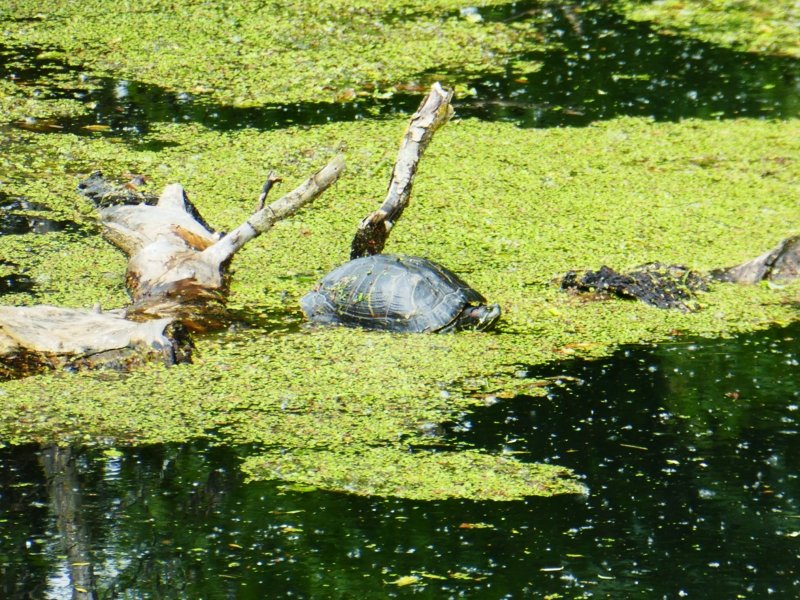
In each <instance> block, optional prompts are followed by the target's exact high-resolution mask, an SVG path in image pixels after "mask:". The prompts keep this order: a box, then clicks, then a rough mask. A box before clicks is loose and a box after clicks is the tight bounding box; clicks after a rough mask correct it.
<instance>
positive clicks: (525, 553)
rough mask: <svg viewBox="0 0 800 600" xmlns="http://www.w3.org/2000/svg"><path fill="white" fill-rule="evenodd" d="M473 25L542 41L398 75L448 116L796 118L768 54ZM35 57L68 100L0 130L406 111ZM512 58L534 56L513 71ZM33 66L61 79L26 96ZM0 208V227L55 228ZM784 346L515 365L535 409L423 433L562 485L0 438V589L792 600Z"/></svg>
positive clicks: (602, 30)
mask: <svg viewBox="0 0 800 600" xmlns="http://www.w3.org/2000/svg"><path fill="white" fill-rule="evenodd" d="M481 16H482V18H483V19H484V20H487V21H492V20H495V21H508V20H515V21H518V22H520V23H529V25H530V26H531V27H537V28H539V29H540V31H541V35H542V39H543V40H544V41H546V42H548V43H552V44H556V47H555V48H554V49H553V50H552V51H549V52H547V53H540V52H530V53H529V52H521V53H519V55H516V56H513V57H508V60H507V64H506V67H505V68H504V71H503V72H502V73H485V74H478V75H469V76H468V78H467V79H464V77H465V76H461V75H460V74H458V73H452V72H447V70H446V69H442V70H437V71H436V72H433V71H430V72H426V73H420V74H419V79H420V80H421V81H427V80H433V79H437V78H444V79H445V80H446V81H449V82H450V83H459V84H463V85H466V86H468V87H470V88H473V89H474V95H473V96H472V97H470V98H466V99H462V100H460V101H459V104H458V105H457V107H456V108H457V111H458V114H459V115H461V116H467V117H477V118H482V119H503V120H512V121H515V122H517V123H518V124H519V125H520V126H537V127H544V126H564V125H568V126H583V125H587V124H589V123H591V122H593V121H596V120H598V119H606V118H612V117H615V116H620V115H636V116H650V117H652V118H654V119H656V120H676V119H680V118H685V117H700V118H710V119H724V118H733V117H739V116H746V117H766V118H787V117H796V116H798V114H800V100H799V99H798V94H797V86H798V81H800V66H799V65H798V61H796V60H793V59H789V58H777V57H767V56H759V55H755V54H749V53H743V52H736V51H733V50H728V49H724V48H720V47H717V46H714V45H711V44H706V43H704V42H700V41H696V40H692V39H688V38H683V37H679V36H671V35H665V34H662V33H659V32H657V31H656V30H655V29H654V28H653V27H652V26H650V25H647V24H634V23H630V22H627V21H625V20H624V19H623V18H622V17H620V16H619V15H617V14H616V13H614V12H612V11H609V10H606V9H601V8H592V9H588V8H587V9H586V10H584V11H583V12H582V13H581V14H578V13H573V12H569V11H568V10H564V9H559V8H556V7H554V6H545V7H542V5H541V4H540V3H532V2H529V3H510V4H508V5H505V6H503V7H501V8H497V9H493V10H485V11H483V12H482V15H481ZM41 50H42V49H41V48H23V49H19V48H13V49H12V48H3V47H0V56H2V61H0V76H2V77H4V78H11V79H13V80H15V81H17V82H19V83H20V84H23V83H24V84H25V85H27V86H36V85H39V86H40V87H41V93H42V94H44V96H45V97H48V98H80V99H82V100H84V101H86V102H87V103H89V102H91V105H92V106H93V108H92V112H91V114H87V115H84V116H80V117H69V118H64V119H60V120H58V121H52V122H51V121H44V122H41V121H37V120H35V119H29V120H25V121H23V122H19V123H16V124H15V126H17V127H21V128H25V129H28V130H33V131H40V132H42V133H46V134H57V133H60V132H70V133H77V134H85V135H104V132H103V131H98V129H97V128H96V127H95V128H93V129H91V128H87V126H95V125H97V124H103V125H107V126H108V131H109V132H110V133H112V134H115V135H119V134H123V135H128V136H130V138H131V139H132V141H135V140H136V138H137V137H138V136H139V135H140V134H142V133H143V132H146V131H147V128H148V126H149V125H150V124H151V123H154V122H159V121H171V122H181V121H187V122H199V123H202V124H204V125H206V126H208V127H213V128H216V129H222V130H227V129H235V128H241V127H256V128H279V127H285V126H287V125H290V124H301V125H307V126H313V125H315V124H319V123H325V122H328V121H335V120H353V119H361V118H379V117H380V116H381V115H385V114H392V113H395V112H411V111H413V109H414V108H415V107H416V106H417V104H418V101H419V96H418V95H415V94H410V93H397V94H395V95H393V96H392V97H391V98H385V99H369V100H363V99H362V100H358V101H355V102H348V103H340V104H327V103H305V104H293V105H273V106H262V107H254V108H246V109H243V108H235V107H226V106H221V105H218V104H215V103H214V102H213V101H212V100H211V99H210V98H208V97H203V96H198V95H190V94H182V93H177V92H173V91H169V90H165V89H161V88H159V87H157V86H153V85H147V84H144V83H140V82H136V81H132V80H128V79H118V78H112V77H106V78H104V77H96V76H94V75H91V74H89V75H85V76H84V75H82V74H81V71H80V69H77V68H75V67H70V66H68V65H66V64H61V63H59V62H58V61H54V60H52V59H37V58H35V57H37V56H39V55H40V53H41ZM520 63H528V64H535V65H536V67H535V68H532V69H531V70H530V72H525V73H524V76H523V74H521V73H520V71H519V68H518V66H515V65H518V64H520ZM53 73H58V74H60V76H61V81H69V84H68V85H64V86H63V87H59V86H58V85H56V84H54V83H52V82H48V77H49V76H50V75H52V74H53ZM64 74H67V76H66V77H64ZM73 75H74V77H73ZM6 204H7V206H4V207H0V234H2V235H12V234H20V233H46V232H49V231H60V230H64V229H66V230H67V231H71V230H72V229H71V228H72V227H73V224H71V223H69V222H65V221H57V220H48V219H47V218H46V216H45V214H40V213H37V210H36V207H30V206H21V205H18V204H13V205H12V204H8V203H6ZM4 266H7V267H9V268H11V267H13V265H8V264H6V265H4ZM12 270H13V269H12ZM32 290H33V283H32V282H31V281H30V280H28V279H27V278H26V277H25V276H24V275H23V274H11V275H8V276H5V277H3V278H2V279H0V294H3V293H7V292H9V291H16V292H21V291H32ZM798 339H800V326H798V324H795V325H792V326H789V327H787V328H781V329H774V330H771V331H765V332H759V333H754V334H749V335H744V336H740V337H737V338H732V339H719V340H697V341H694V342H687V341H681V342H668V343H665V344H662V345H658V346H652V347H649V346H648V347H629V348H623V349H621V350H619V351H618V352H617V353H616V354H614V355H613V356H611V357H609V358H607V359H603V360H598V361H584V360H574V361H568V362H563V363H559V364H553V365H548V366H545V367H530V366H527V365H519V368H518V370H519V376H520V377H536V378H543V377H544V378H549V381H550V382H551V384H550V386H549V387H548V388H547V390H546V391H547V395H546V396H545V397H529V396H517V397H515V398H512V399H505V400H498V401H497V402H496V403H495V404H493V405H491V406H489V407H486V408H482V409H479V410H476V411H475V412H473V413H470V414H466V415H463V418H461V419H460V420H459V421H457V422H453V423H448V424H446V425H445V427H444V431H445V437H444V442H443V447H463V446H465V445H471V446H474V447H477V448H481V449H484V450H486V451H487V452H491V453H505V452H513V453H515V456H517V457H518V458H520V459H521V460H526V461H527V460H529V461H531V462H552V463H555V464H559V465H564V466H567V467H570V468H573V469H574V470H575V471H576V472H577V473H579V474H580V475H581V476H582V477H583V478H584V482H585V484H586V486H587V488H588V490H589V492H588V494H587V495H586V496H582V497H561V498H551V499H541V498H530V499H528V500H525V501H521V502H509V503H496V502H472V501H456V500H453V501H446V502H416V501H406V500H399V499H393V498H365V497H358V496H353V495H347V494H340V493H330V492H325V491H320V490H314V489H299V488H297V487H293V486H291V485H287V484H285V483H282V482H250V483H247V482H245V481H243V479H242V475H241V473H240V471H239V468H238V464H239V461H240V459H241V457H242V456H245V455H247V454H248V453H250V452H251V451H252V448H241V447H238V448H237V447H220V446H210V445H209V444H208V443H206V442H203V441H196V442H193V443H189V444H183V445H156V446H149V447H140V448H120V449H119V450H114V451H109V450H104V449H102V448H95V447H89V448H72V449H69V448H68V449H57V448H52V447H38V446H37V447H34V446H24V447H6V448H2V449H0V463H1V464H0V520H1V522H2V525H3V526H2V528H0V597H2V598H8V599H17V598H20V599H22V598H71V597H73V594H74V597H81V598H94V597H97V598H234V597H235V598H264V597H299V598H312V597H313V598H362V597H396V596H406V595H412V594H413V595H415V596H419V597H430V598H449V597H474V598H523V597H537V598H544V597H551V598H558V597H566V598H583V597H598V598H680V597H690V598H691V597H694V598H720V599H722V598H725V599H729V598H737V597H741V598H762V597H766V596H769V597H773V598H796V597H799V596H800V560H799V559H800V539H799V538H800V504H799V503H800V482H798V476H799V475H798V473H800V443H799V440H798V431H800V385H798V384H800V366H799V365H800V362H799V361H800V356H799V355H798ZM71 581H72V582H74V584H75V589H77V590H78V591H77V592H75V591H74V590H73V586H72V584H71ZM80 590H85V591H80Z"/></svg>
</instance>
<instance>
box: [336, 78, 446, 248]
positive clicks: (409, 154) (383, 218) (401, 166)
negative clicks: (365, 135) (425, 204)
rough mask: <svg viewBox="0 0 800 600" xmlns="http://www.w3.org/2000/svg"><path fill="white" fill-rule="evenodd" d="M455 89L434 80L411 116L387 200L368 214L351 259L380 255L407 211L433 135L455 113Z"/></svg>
mask: <svg viewBox="0 0 800 600" xmlns="http://www.w3.org/2000/svg"><path fill="white" fill-rule="evenodd" d="M452 97H453V92H452V91H451V90H444V89H443V88H442V86H441V85H439V83H434V84H433V86H432V87H431V91H430V92H429V93H428V95H427V96H426V97H425V99H424V100H423V101H422V104H420V107H419V109H418V110H417V112H416V113H414V115H413V116H412V117H411V122H410V123H409V125H408V129H406V133H405V135H404V136H403V141H402V142H401V144H400V151H399V152H398V154H397V160H396V161H395V164H394V168H393V169H392V176H391V179H390V180H389V189H388V191H387V193H386V199H385V200H384V201H383V204H381V206H380V208H379V209H378V210H376V211H374V212H373V213H371V214H369V215H367V216H366V217H365V218H364V219H363V220H362V221H361V223H359V225H358V230H357V231H356V234H355V237H354V238H353V242H352V244H351V245H350V258H351V259H353V258H359V257H362V256H368V255H372V254H380V253H381V252H382V251H383V248H384V246H385V244H386V239H387V238H388V237H389V233H390V232H391V230H392V227H393V226H394V224H395V223H396V222H397V220H398V219H399V218H400V216H401V215H402V214H403V211H404V210H405V208H406V206H408V203H409V200H410V199H411V187H412V185H413V183H414V175H415V174H416V172H417V166H418V165H419V161H420V159H421V158H422V153H423V152H425V148H427V147H428V144H429V143H430V141H431V139H432V138H433V134H434V133H436V130H437V129H439V127H441V126H442V125H444V124H445V123H447V121H448V120H449V119H450V117H451V116H452V114H453V108H452V107H451V106H450V100H451V99H452Z"/></svg>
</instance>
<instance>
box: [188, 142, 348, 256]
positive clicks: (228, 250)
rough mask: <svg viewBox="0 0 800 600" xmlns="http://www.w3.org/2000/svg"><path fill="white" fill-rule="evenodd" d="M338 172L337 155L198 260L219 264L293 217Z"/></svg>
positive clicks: (341, 164) (341, 165) (340, 164)
mask: <svg viewBox="0 0 800 600" xmlns="http://www.w3.org/2000/svg"><path fill="white" fill-rule="evenodd" d="M342 171H344V157H343V156H341V155H339V156H336V157H335V158H334V159H333V160H331V161H330V162H329V163H328V164H327V165H326V166H325V167H323V168H322V169H320V170H319V171H317V172H316V173H314V175H312V176H311V177H309V178H308V179H307V180H306V181H304V182H303V183H302V184H300V185H299V186H298V187H297V188H295V189H294V190H292V191H291V192H289V193H288V194H286V195H284V196H283V197H281V198H280V199H278V200H276V201H275V202H273V203H272V204H270V205H269V206H266V207H265V208H262V209H261V210H259V211H258V212H256V213H255V214H253V215H252V216H251V217H250V218H249V219H247V221H245V222H244V223H242V224H241V225H239V227H237V228H236V229H234V230H233V231H231V232H230V233H229V234H227V235H226V236H225V237H223V238H222V239H221V240H219V241H218V242H216V243H215V244H214V245H213V246H211V247H210V248H208V249H206V250H204V251H203V252H202V259H203V260H204V261H206V262H207V263H208V264H210V265H221V264H223V263H224V262H225V261H227V260H229V259H230V258H231V257H232V256H233V255H234V254H235V253H236V252H237V251H238V250H239V249H241V248H242V246H244V245H245V244H246V243H247V242H249V241H250V240H252V239H253V238H255V237H256V236H258V235H261V234H262V233H264V232H266V231H269V230H270V229H271V228H272V226H273V225H274V224H275V223H277V222H278V221H280V220H281V219H285V218H286V217H289V216H291V215H293V214H294V213H296V212H297V211H298V210H300V209H301V208H302V207H304V206H305V205H306V204H308V203H309V202H311V201H312V200H314V199H315V198H317V197H318V196H319V195H320V194H322V192H324V191H325V190H326V189H328V188H329V187H330V186H331V185H333V184H334V182H335V181H336V180H337V179H338V178H339V175H341V174H342Z"/></svg>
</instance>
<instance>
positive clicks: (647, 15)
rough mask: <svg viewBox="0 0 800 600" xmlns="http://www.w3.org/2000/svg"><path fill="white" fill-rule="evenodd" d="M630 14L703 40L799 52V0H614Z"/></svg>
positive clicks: (753, 49) (758, 49) (792, 53)
mask: <svg viewBox="0 0 800 600" xmlns="http://www.w3.org/2000/svg"><path fill="white" fill-rule="evenodd" d="M617 4H618V5H619V6H620V7H621V8H622V10H623V12H624V13H625V14H626V15H627V16H628V17H629V18H631V19H635V20H637V21H653V22H654V23H656V24H658V25H659V26H661V27H663V28H670V29H673V30H675V31H676V32H678V33H680V34H682V35H689V36H692V37H696V38H699V39H702V40H705V41H707V42H712V43H715V44H721V45H724V46H728V47H733V48H738V49H742V50H747V51H749V52H765V53H769V54H778V55H787V56H794V57H799V58H800V35H799V34H798V23H800V4H798V3H797V2H795V1H794V0H772V1H770V2H763V0H713V1H711V2H709V1H707V0H660V1H659V2H642V1H637V0H618V1H617Z"/></svg>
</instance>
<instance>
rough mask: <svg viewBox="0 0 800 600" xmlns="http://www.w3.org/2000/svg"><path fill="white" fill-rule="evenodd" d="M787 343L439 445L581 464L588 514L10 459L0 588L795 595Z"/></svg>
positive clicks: (195, 454)
mask: <svg viewBox="0 0 800 600" xmlns="http://www.w3.org/2000/svg"><path fill="white" fill-rule="evenodd" d="M798 340H800V325H793V326H791V327H789V328H787V329H779V330H774V331H768V332H762V333H757V334H751V335H747V336H742V337H740V338H737V339H732V340H705V341H698V342H696V343H694V344H689V343H674V344H665V345H661V346H653V347H647V348H628V349H626V350H622V351H620V352H618V353H617V354H616V355H615V356H613V357H611V358H608V359H604V360H600V361H591V362H589V361H574V362H570V363H566V364H560V365H553V366H549V367H545V368H537V369H535V370H533V369H532V370H529V372H528V374H529V375H533V376H537V377H542V376H543V377H549V378H551V382H552V383H551V385H550V387H549V388H548V395H547V397H545V398H532V397H518V398H515V399H513V400H509V401H500V402H498V403H497V404H495V405H493V406H491V407H488V408H485V409H478V410H476V411H475V412H474V413H473V414H470V415H468V416H467V417H465V418H464V420H462V421H461V422H460V423H456V424H452V425H451V426H450V430H451V432H452V433H451V434H450V438H449V439H450V442H451V443H456V442H460V443H464V442H469V443H471V444H474V445H476V446H479V447H483V448H485V449H487V450H488V451H492V452H502V451H513V452H518V453H519V454H518V455H517V456H519V457H520V458H522V459H524V460H527V459H530V460H537V461H541V460H550V461H554V462H558V463H559V464H565V465H568V466H570V467H573V468H575V469H576V470H577V471H578V472H580V473H583V474H584V476H585V478H586V483H587V485H588V486H589V488H590V490H591V491H590V494H589V495H588V496H587V497H585V498H576V497H565V498H554V499H541V498H531V499H529V500H527V501H525V502H512V503H492V502H484V503H480V502H464V501H448V502H433V503H426V502H409V501H403V500H397V499H377V498H359V497H353V496H349V495H345V494H334V493H327V492H322V491H304V492H302V491H293V490H292V489H291V488H290V487H285V486H284V485H282V484H279V483H275V482H265V483H244V482H243V481H242V480H241V476H240V474H239V472H238V470H237V467H236V465H237V462H238V453H244V452H246V451H247V449H245V448H238V449H231V448H213V447H208V446H207V445H205V444H203V443H200V442H197V443H193V444H186V445H167V446H151V447H145V448H137V449H128V450H124V451H123V452H121V453H115V452H105V453H104V452H103V451H100V450H83V451H74V453H72V454H70V453H66V454H65V453H63V452H62V453H61V454H60V455H57V456H54V455H53V450H52V449H44V450H39V449H37V448H33V447H24V448H16V449H14V448H5V449H3V450H2V451H0V461H1V462H2V469H0V477H2V488H1V489H2V495H1V496H0V518H2V519H3V521H4V524H5V526H4V527H3V528H2V532H1V533H0V569H2V573H3V576H2V588H0V591H1V592H2V597H3V598H27V597H48V594H49V597H56V598H69V597H71V596H70V595H69V594H70V592H69V578H70V575H72V576H83V577H84V579H83V581H84V582H85V581H86V580H87V575H86V574H87V573H88V572H91V573H92V574H93V577H94V579H95V581H96V585H97V590H98V592H99V593H98V597H126V598H134V597H135V598H159V597H166V598H231V597H236V598H263V597H266V596H267V595H268V596H270V597H300V598H361V597H394V596H405V595H407V594H408V593H415V594H417V595H420V596H422V597H427V598H448V597H462V596H465V597H481V598H483V597H486V598H519V597H545V596H546V595H548V594H552V595H555V594H560V595H561V597H569V598H577V597H600V598H632V597H641V598H662V597H663V598H679V597H696V598H725V599H728V598H736V597H746V598H762V597H767V596H770V597H775V598H795V597H797V595H798V593H800V566H799V565H800V561H798V558H799V557H798V554H799V553H800V549H799V548H798V545H797V539H796V538H797V536H798V535H800V506H798V503H800V482H799V481H798V477H800V475H798V473H800V444H798V439H797V437H798V431H800V386H798V382H799V381H800V363H799V361H800V352H798ZM521 371H525V369H524V368H521ZM58 458H60V459H61V460H60V461H59V460H56V459H58ZM45 473H47V477H46V476H45ZM69 482H71V483H69ZM67 483H69V484H68V485H66V484H67ZM76 510H79V513H76V512H75V511H76ZM77 517H80V518H77ZM70 536H71V537H70ZM81 536H86V538H83V537H81ZM82 540H84V541H82ZM65 541H68V542H71V544H72V550H71V551H72V552H73V553H74V552H78V551H79V550H81V548H85V549H88V550H87V553H88V556H89V558H88V559H87V560H85V561H84V560H83V559H81V560H80V561H79V560H77V559H70V558H69V556H70V554H69V551H67V550H65V546H64V544H65ZM79 542H80V543H79ZM67 547H69V544H68V545H67ZM85 562H91V566H92V569H91V571H87V570H84V571H82V572H79V573H78V574H77V575H76V574H75V573H76V571H75V569H76V567H81V566H83V567H86V566H87V565H85V564H83V563H85ZM404 578H405V579H404ZM409 582H411V583H409ZM401 583H408V585H407V586H401V585H400V584H401ZM553 597H557V596H553Z"/></svg>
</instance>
